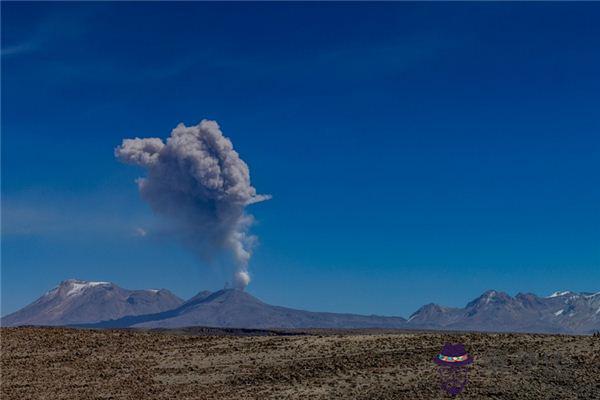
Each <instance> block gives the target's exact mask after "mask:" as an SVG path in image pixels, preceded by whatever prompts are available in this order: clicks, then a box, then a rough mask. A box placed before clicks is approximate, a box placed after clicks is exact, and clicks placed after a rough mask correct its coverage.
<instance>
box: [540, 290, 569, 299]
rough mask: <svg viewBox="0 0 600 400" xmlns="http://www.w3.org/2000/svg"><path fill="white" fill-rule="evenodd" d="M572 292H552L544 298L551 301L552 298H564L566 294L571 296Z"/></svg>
mask: <svg viewBox="0 0 600 400" xmlns="http://www.w3.org/2000/svg"><path fill="white" fill-rule="evenodd" d="M571 293H573V292H571V291H570V290H566V291H564V292H554V293H552V294H551V295H550V296H548V297H546V298H547V299H551V298H553V297H561V296H565V295H567V294H571Z"/></svg>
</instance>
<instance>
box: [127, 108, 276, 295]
mask: <svg viewBox="0 0 600 400" xmlns="http://www.w3.org/2000/svg"><path fill="white" fill-rule="evenodd" d="M115 156H116V157H117V158H118V159H119V160H120V161H122V162H124V163H128V164H135V165H139V166H142V167H144V168H145V169H146V170H147V173H148V174H147V177H146V178H139V179H138V180H137V184H138V187H139V190H140V194H141V196H142V198H144V199H145V200H146V201H147V202H148V203H149V204H150V206H151V207H152V209H153V210H154V211H155V212H156V213H158V214H160V215H163V216H165V217H167V219H168V220H169V221H170V222H171V223H173V224H174V225H175V228H176V232H177V233H178V235H179V236H180V239H181V240H182V241H183V242H184V243H186V244H187V245H189V246H192V247H193V248H194V249H195V250H196V251H197V252H198V253H199V254H200V255H202V256H211V255H212V254H213V253H214V252H215V251H218V250H223V249H225V250H229V251H231V253H232V254H233V256H234V258H235V261H236V263H237V270H236V272H235V274H234V282H235V285H236V286H237V287H240V288H243V287H245V286H246V285H247V284H248V283H249V282H250V276H249V274H248V261H249V259H250V256H251V251H252V246H253V244H254V242H255V240H256V238H255V237H254V236H252V235H250V234H248V230H249V228H250V226H251V225H252V223H253V218H252V216H251V215H249V214H246V213H245V212H244V209H245V207H246V206H247V205H249V204H252V203H257V202H260V201H263V200H268V199H269V198H270V197H271V196H269V195H258V194H256V189H254V187H252V185H251V184H250V171H249V169H248V165H246V163H245V162H244V161H243V160H242V159H241V158H240V157H239V155H238V153H237V152H236V151H235V150H234V149H233V145H232V144H231V141H230V140H229V139H228V138H226V137H225V136H223V133H222V132H221V130H220V129H219V125H218V124H217V123H216V122H215V121H208V120H203V121H202V122H200V124H198V125H196V126H190V127H186V126H185V125H183V124H179V125H178V126H177V127H176V128H175V129H174V130H173V131H172V132H171V137H169V138H168V139H167V141H166V143H164V142H163V141H162V140H161V139H158V138H146V139H139V138H135V139H124V140H123V143H122V144H121V146H119V147H117V148H116V149H115Z"/></svg>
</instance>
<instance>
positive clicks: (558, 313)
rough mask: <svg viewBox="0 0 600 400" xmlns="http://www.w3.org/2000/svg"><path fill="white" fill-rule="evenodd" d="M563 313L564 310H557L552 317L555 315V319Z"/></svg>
mask: <svg viewBox="0 0 600 400" xmlns="http://www.w3.org/2000/svg"><path fill="white" fill-rule="evenodd" d="M563 311H565V310H558V311H557V312H555V313H554V315H556V316H557V317H558V316H559V315H560V314H562V313H563Z"/></svg>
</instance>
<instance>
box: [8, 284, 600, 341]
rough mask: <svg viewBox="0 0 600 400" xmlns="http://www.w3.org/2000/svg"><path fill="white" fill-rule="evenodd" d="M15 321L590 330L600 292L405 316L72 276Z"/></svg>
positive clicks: (598, 319)
mask: <svg viewBox="0 0 600 400" xmlns="http://www.w3.org/2000/svg"><path fill="white" fill-rule="evenodd" d="M14 325H72V326H73V325H74V326H81V327H95V328H116V327H121V328H122V327H134V328H182V327H190V326H204V327H221V328H248V329H273V328H274V329H276V328H282V329H293V328H338V329H342V328H349V329H352V328H384V329H434V330H464V331H496V332H503V331H504V332H540V333H569V334H589V333H593V332H596V331H600V292H598V293H575V292H569V291H565V292H556V293H554V294H552V295H551V296H548V297H538V296H536V295H534V294H531V293H526V294H523V293H519V294H518V295H516V296H515V297H511V296H509V295H508V294H506V293H504V292H498V291H495V290H489V291H487V292H485V293H483V294H482V295H481V296H479V297H478V298H476V299H474V300H473V301H471V302H469V303H468V304H467V305H466V306H465V307H463V308H452V307H444V306H440V305H437V304H427V305H425V306H423V307H421V308H420V309H419V310H417V311H416V312H415V313H413V314H412V315H411V316H410V318H409V319H408V320H405V319H404V318H402V317H383V316H376V315H356V314H338V313H326V312H310V311H302V310H296V309H292V308H285V307H279V306H274V305H270V304H266V303H264V302H262V301H261V300H259V299H257V298H256V297H254V296H252V295H251V294H249V293H247V292H244V291H241V290H237V289H225V290H219V291H217V292H214V293H213V292H209V291H203V292H200V293H198V294H197V295H196V296H194V297H192V298H191V299H189V300H188V301H185V302H184V301H182V300H181V299H179V298H178V297H177V296H175V295H173V294H172V293H171V292H169V291H168V290H164V289H163V290H136V291H130V290H126V289H122V288H120V287H119V286H117V285H115V284H113V283H110V282H86V281H76V280H68V281H64V282H62V283H61V284H60V285H59V286H58V287H56V288H55V289H53V290H51V291H49V292H48V293H46V294H45V295H44V296H42V297H41V298H39V299H38V300H36V301H35V302H34V303H32V304H30V305H29V306H27V307H25V308H23V309H22V310H19V311H17V312H16V313H13V314H11V315H8V316H6V317H5V318H3V319H2V326H14Z"/></svg>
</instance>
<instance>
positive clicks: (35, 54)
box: [1, 2, 600, 316]
mask: <svg viewBox="0 0 600 400" xmlns="http://www.w3.org/2000/svg"><path fill="white" fill-rule="evenodd" d="M599 20H600V4H598V3H595V4H594V3H578V4H573V3H571V4H565V3H560V4H559V3H544V4H542V3H535V4H531V3H529V4H525V3H507V4H499V3H476V4H474V3H470V4H465V3H452V4H448V3H445V4H438V3H426V4H418V5H415V4H408V3H385V4H382V3H379V4H358V3H352V4H343V3H329V4H314V3H312V4H289V3H287V4H275V3H257V4H231V3H221V4H201V3H178V4H166V3H150V4H148V3H146V4H144V3H128V4H116V3H93V4H92V3H89V4H71V3H69V4H64V3H54V4H48V3H46V4H44V3H36V4H27V3H6V2H3V3H2V125H1V128H2V314H3V315H4V314H6V313H8V312H11V311H14V310H16V309H17V308H19V307H21V306H24V305H25V304H27V303H29V302H31V301H32V300H34V299H35V298H37V297H38V296H39V295H40V294H41V293H43V292H44V291H45V290H48V289H50V288H51V287H53V286H54V285H55V284H57V283H58V282H59V281H61V280H63V279H67V278H80V279H87V280H110V281H114V282H116V283H118V284H120V285H121V286H123V287H127V288H150V287H152V288H158V287H166V288H169V289H171V290H173V291H174V292H175V293H176V294H178V295H180V296H181V297H189V296H192V295H193V294H195V293H196V292H198V291H199V290H202V289H211V290H215V289H219V288H221V287H222V285H223V283H224V282H225V280H227V279H228V276H226V275H225V274H224V273H223V272H222V271H221V270H219V269H217V268H213V267H210V266H207V265H203V264H202V263H201V262H199V261H198V260H197V259H196V258H195V257H194V256H193V255H192V254H191V253H189V252H188V251H186V250H185V249H183V248H181V247H179V246H178V245H177V244H176V243H164V242H158V241H156V240H154V239H151V238H149V237H138V236H135V234H134V233H135V229H136V228H137V227H147V226H152V224H153V223H155V216H154V215H152V213H151V212H150V210H149V209H148V207H147V205H146V204H145V203H144V202H143V201H142V200H141V199H140V197H139V194H138V192H137V188H136V186H135V184H134V179H135V178H136V177H138V176H140V175H141V174H142V171H140V170H138V169H136V168H133V167H129V166H125V165H122V164H120V163H118V162H117V161H116V160H115V159H114V156H113V149H114V148H115V146H117V145H119V144H120V142H121V140H122V139H123V138H126V137H135V136H139V137H148V136H159V137H166V136H168V135H169V133H170V131H171V129H172V128H174V127H175V126H176V124H177V123H179V122H185V123H186V124H188V125H190V124H195V123H197V122H199V121H200V120H201V119H203V118H209V119H215V120H217V121H218V122H219V123H220V125H221V127H222V129H223V131H224V132H225V134H226V135H227V136H228V137H230V138H231V139H232V141H233V143H234V146H235V148H236V149H237V150H238V151H239V153H240V154H241V156H242V158H243V159H244V160H245V161H246V162H247V163H248V164H249V166H250V170H251V175H252V183H253V185H254V186H255V187H256V188H257V190H258V191H259V192H260V193H269V194H272V195H273V199H272V200H270V201H267V202H263V203H260V204H256V205H253V206H251V212H252V213H253V214H254V215H255V217H256V218H257V220H258V224H257V226H255V227H254V229H253V232H254V233H256V234H257V235H258V236H259V237H260V245H259V247H258V248H257V249H256V251H255V255H254V257H253V259H252V260H251V263H250V271H251V273H252V276H253V282H252V283H251V284H250V286H249V287H248V290H249V291H250V292H251V293H252V294H254V295H256V296H258V297H260V298H261V299H263V300H265V301H267V302H270V303H274V304H279V305H285V306H291V307H297V308H303V309H309V310H324V311H342V312H357V313H377V314H386V315H402V316H408V315H409V314H410V313H411V312H413V311H414V310H415V309H416V308H417V307H419V306H420V305H422V304H424V303H428V302H437V303H441V304H445V305H455V306H462V305H464V304H465V303H466V302H467V301H469V300H470V299H472V298H474V297H475V296H477V295H479V294H480V293H481V292H483V291H484V290H486V289H491V288H493V289H497V290H504V291H507V292H508V293H510V294H512V295H514V294H516V293H517V292H519V291H523V292H534V293H537V294H540V295H546V294H548V293H551V292H553V291H555V290H562V289H571V290H575V291H598V290H600V184H599V183H600V182H599V172H600V95H599V94H600V24H598V21H599Z"/></svg>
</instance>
